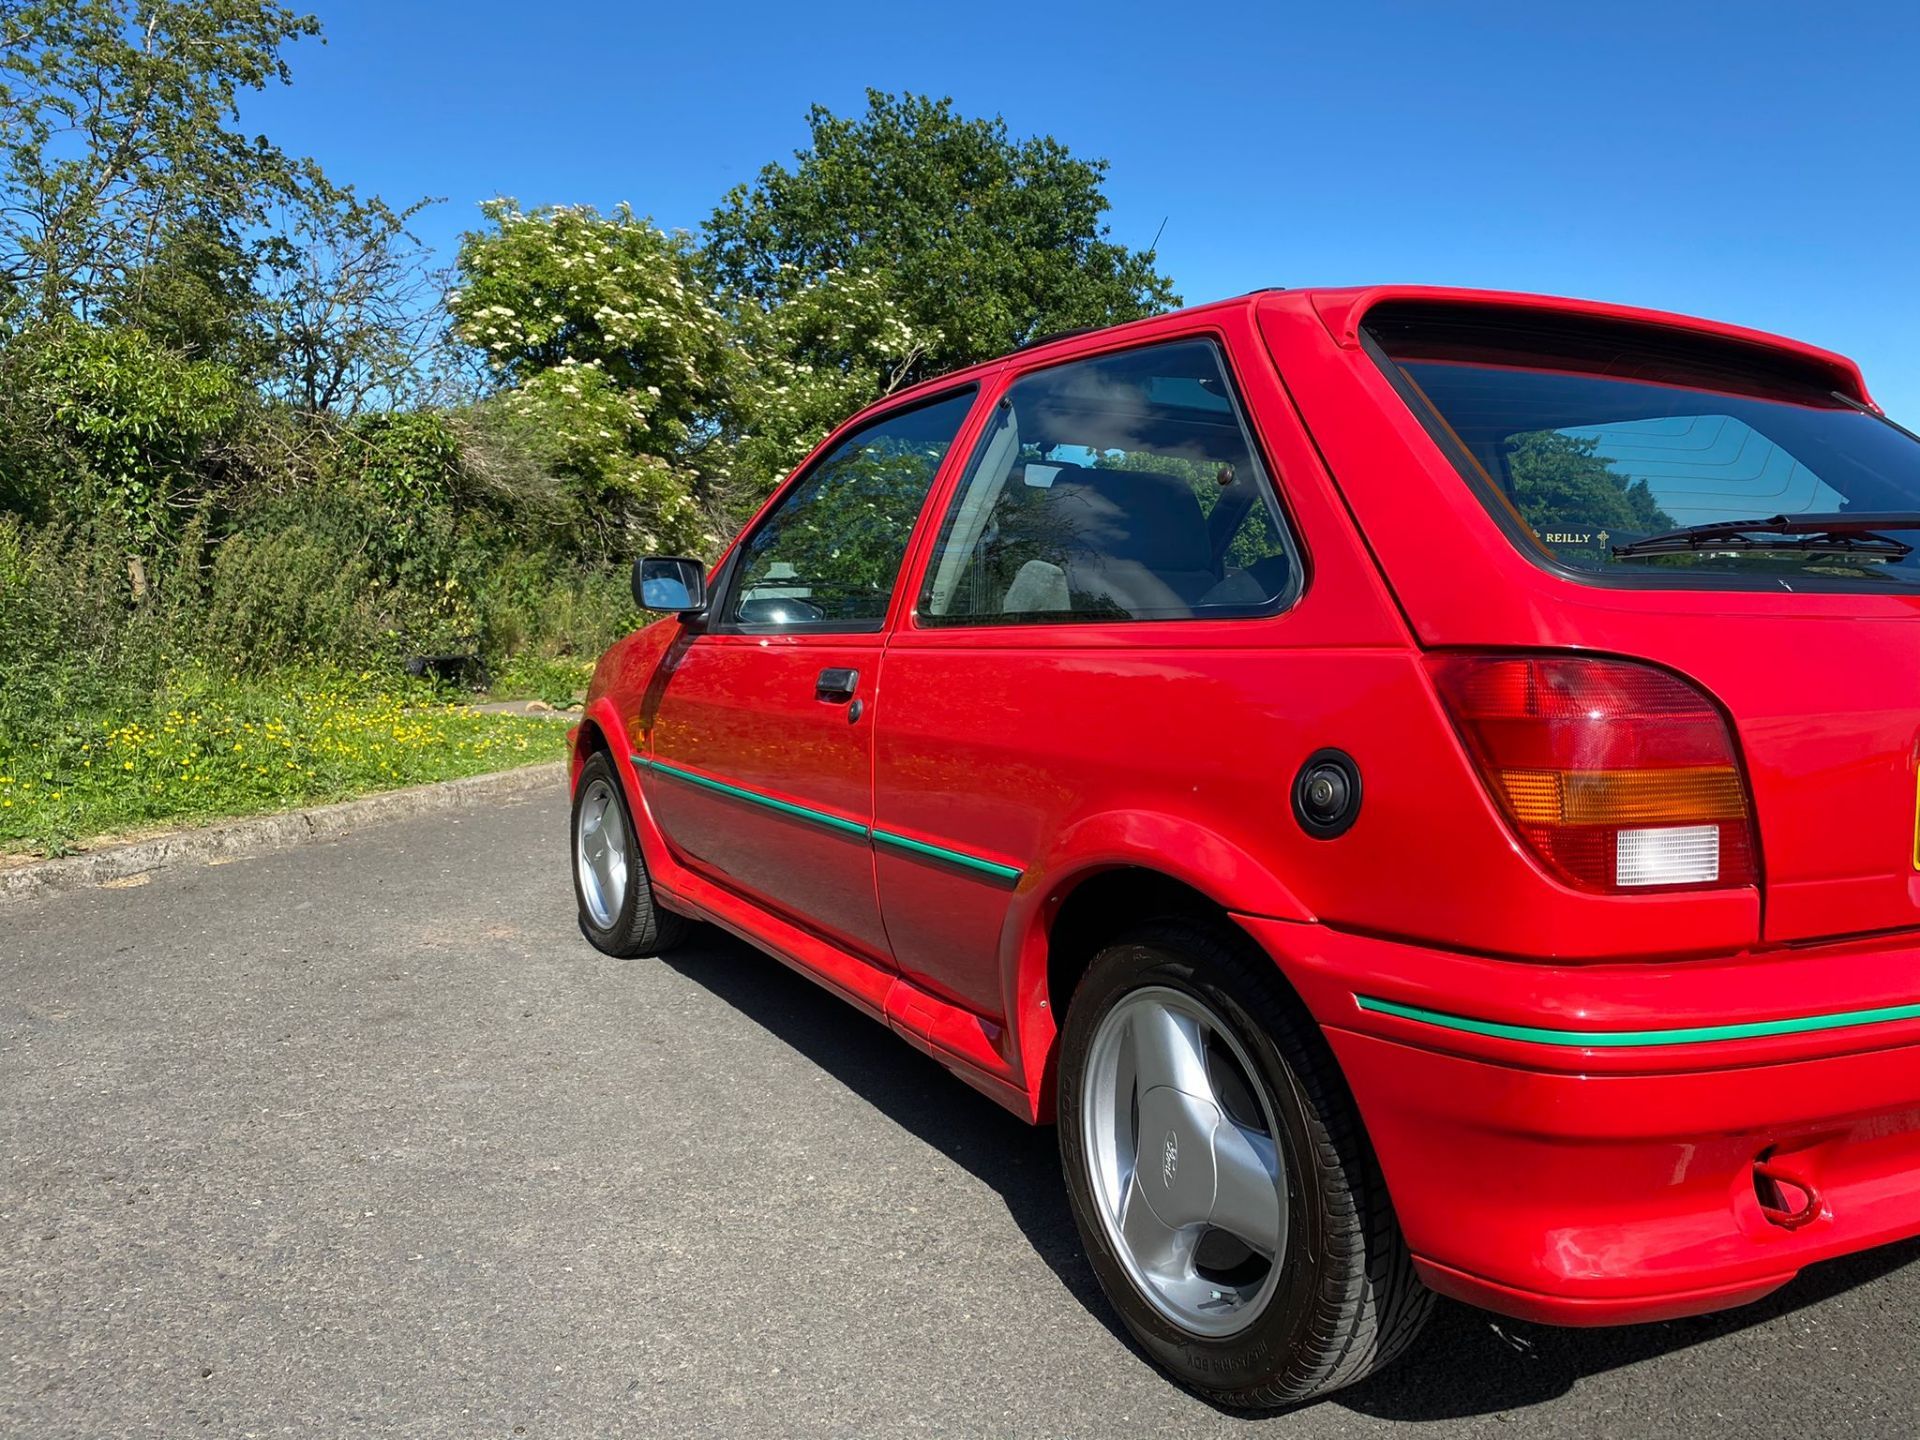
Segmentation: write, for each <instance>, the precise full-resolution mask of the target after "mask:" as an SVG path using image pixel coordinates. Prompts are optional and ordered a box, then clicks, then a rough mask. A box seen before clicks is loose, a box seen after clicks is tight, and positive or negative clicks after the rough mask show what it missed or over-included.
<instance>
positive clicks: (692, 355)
mask: <svg viewBox="0 0 1920 1440" xmlns="http://www.w3.org/2000/svg"><path fill="white" fill-rule="evenodd" d="M481 209H482V212H483V213H484V215H485V216H486V218H487V219H488V220H489V221H490V222H491V223H492V228H491V229H486V230H480V231H475V232H472V233H470V234H468V235H467V236H465V237H464V238H463V239H462V241H461V244H460V253H459V258H458V260H457V262H456V268H457V271H458V280H457V284H456V287H455V288H454V289H453V290H452V291H450V292H449V294H448V297H447V306H448V309H449V311H450V312H451V314H452V316H453V323H454V332H455V334H456V335H457V336H458V337H459V338H460V339H461V340H463V341H465V342H466V343H467V344H468V345H471V346H473V347H474V348H475V349H477V350H478V351H479V352H480V353H481V354H483V355H484V356H486V359H487V365H488V367H489V369H490V370H491V372H492V373H493V375H494V376H495V378H496V381H497V383H498V385H499V386H500V388H501V391H502V392H503V393H502V394H501V395H500V396H499V398H498V400H497V402H496V404H495V409H496V411H497V413H499V414H502V415H504V416H505V417H506V420H507V422H508V426H509V428H510V429H511V430H513V431H514V432H515V433H517V434H518V435H519V436H520V437H521V439H523V440H524V441H525V442H526V443H528V444H529V445H530V446H533V447H534V448H535V449H536V450H537V453H540V454H541V455H543V456H544V457H546V458H547V459H548V460H549V461H550V463H551V464H552V465H553V466H554V467H555V469H556V471H557V472H558V473H560V474H562V475H564V476H566V477H567V478H568V479H569V480H570V481H571V482H572V484H573V486H574V489H575V491H576V494H577V496H578V499H579V501H580V503H581V519H582V521H583V522H584V524H585V525H586V527H588V531H589V534H590V536H591V537H592V538H593V539H594V540H595V542H596V545H595V548H604V549H606V550H613V549H615V548H618V547H619V546H620V545H621V544H622V543H624V542H626V541H635V542H638V544H639V545H641V546H651V545H666V546H674V547H679V546H685V547H688V548H692V549H710V548H711V547H712V546H713V545H714V544H715V543H716V539H717V537H716V536H715V535H714V533H713V529H714V522H713V520H712V518H711V514H712V510H713V505H712V503H711V495H710V492H709V489H708V485H707V482H708V480H709V479H710V478H711V477H712V476H714V475H715V474H717V473H718V471H719V470H720V468H721V460H720V445H721V441H722V435H721V430H720V425H719V421H718V418H717V417H718V415H719V411H720V407H721V403H722V400H723V398H724V396H725V395H726V393H727V388H728V382H729V376H730V374H731V372H732V369H733V367H734V365H735V363H736V360H735V350H734V342H735V336H734V334H733V332H732V330H731V328H730V327H729V325H728V323H727V321H726V318H725V317H724V316H723V315H722V314H721V313H720V312H719V311H718V310H717V309H716V308H715V307H714V305H713V303H712V301H711V300H710V299H709V298H708V296H707V294H706V292H705V290H704V288H703V287H702V285H701V283H700V281H699V278H698V276H697V275H696V274H695V272H694V265H693V254H692V244H691V242H690V240H689V239H688V238H687V237H686V236H684V235H670V234H668V233H667V232H665V231H663V230H661V229H660V228H659V227H658V226H656V225H654V224H653V223H652V222H651V221H648V220H643V219H640V218H638V217H636V216H635V215H634V214H633V213H632V212H631V211H630V210H628V209H626V208H625V207H622V208H621V209H619V210H617V211H615V212H614V213H613V214H612V215H602V214H600V213H599V212H598V211H596V210H593V209H592V208H590V207H586V206H579V207H568V206H558V207H554V208H551V209H545V210H535V211H532V212H531V213H528V212H523V211H522V210H521V209H520V208H519V206H518V205H516V204H515V203H514V202H513V201H511V200H505V199H501V200H493V201H489V202H488V203H487V204H485V205H483V206H482V207H481Z"/></svg>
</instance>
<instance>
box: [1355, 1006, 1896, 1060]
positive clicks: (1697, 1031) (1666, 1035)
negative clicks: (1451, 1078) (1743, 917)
mask: <svg viewBox="0 0 1920 1440" xmlns="http://www.w3.org/2000/svg"><path fill="white" fill-rule="evenodd" d="M1353 999H1354V1003H1355V1004H1357V1005H1358V1006H1359V1007H1360V1008H1361V1009H1362V1010H1366V1011H1370V1012H1372V1013H1373V1014H1375V1015H1393V1016H1396V1017H1398V1018H1399V1019H1402V1020H1417V1021H1419V1022H1420V1023H1421V1024H1423V1025H1433V1026H1436V1027H1438V1028H1439V1029H1442V1030H1459V1031H1463V1032H1464V1033H1466V1034H1469V1035H1488V1036H1492V1037H1493V1038H1494V1039H1497V1040H1524V1041H1526V1042H1527V1043H1529V1044H1532V1045H1563V1046H1569V1047H1572V1048H1575V1049H1582V1050H1587V1049H1593V1050H1602V1049H1609V1050H1610V1049H1621V1048H1624V1047H1626V1046H1632V1045H1656V1046H1657V1045H1705V1044H1713V1043H1715V1042H1720V1041H1727V1040H1759V1039H1765V1038H1767V1037H1769V1036H1774V1035H1808V1034H1813V1033H1816V1032H1818V1031H1822V1030H1849V1029H1852V1028H1854V1027H1855V1026H1860V1025H1886V1024H1890V1023H1892V1022H1893V1021H1896V1020H1920V1004H1911V1005H1880V1006H1876V1007H1875V1008H1873V1009H1871V1010H1841V1011H1836V1012H1834V1013H1832V1014H1827V1015H1796V1016H1792V1017H1789V1018H1787V1019H1784V1020H1742V1021H1739V1022H1738V1023H1736V1024H1732V1025H1681V1026H1676V1027H1673V1028H1671V1029H1664V1030H1549V1029H1543V1028H1541V1027H1540V1026H1536V1025H1508V1024H1505V1023H1504V1022H1502V1021H1499V1020H1476V1019H1474V1018H1472V1017H1471V1016H1467V1015H1449V1014H1447V1013H1445V1012H1444V1011H1440V1010H1423V1009H1421V1008H1420V1007H1419V1006H1418V1005H1402V1004H1400V1003H1399V1002H1398V1001H1394V1000H1379V999H1375V998H1374V997H1373V996H1371V995H1355V996H1354V997H1353Z"/></svg>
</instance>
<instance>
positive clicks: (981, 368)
mask: <svg viewBox="0 0 1920 1440" xmlns="http://www.w3.org/2000/svg"><path fill="white" fill-rule="evenodd" d="M1389 301H1394V302H1402V303H1415V304H1427V305H1435V306H1445V305H1458V306H1462V307H1471V308H1475V309H1494V310H1510V311H1516V312H1531V313H1534V314H1556V315H1563V316H1568V317H1575V318H1582V319H1588V320H1610V321H1614V322H1618V323H1624V324H1630V325H1637V326H1644V327H1647V328H1650V329H1661V330H1672V331H1684V332H1687V333H1689V334H1693V335H1702V336H1708V337H1712V338H1715V339H1719V340H1723V341H1733V342H1736V343H1738V344H1744V345H1751V346H1755V347H1758V348H1761V349H1764V350H1770V351H1773V352H1775V353H1777V354H1781V355H1784V356H1789V357H1792V358H1793V359H1795V360H1797V361H1799V362H1800V363H1801V364H1803V365H1807V366H1809V367H1810V368H1813V369H1816V370H1818V371H1820V372H1822V374H1823V375H1824V376H1825V377H1826V379H1827V380H1828V381H1829V382H1830V383H1831V384H1832V385H1833V386H1834V388H1835V389H1838V390H1840V391H1842V392H1844V393H1845V394H1847V395H1850V396H1852V397H1853V398H1855V399H1857V400H1859V401H1860V402H1861V403H1863V404H1866V405H1869V406H1872V407H1873V408H1874V409H1876V410H1878V408H1879V407H1878V406H1877V405H1875V404H1874V402H1873V399H1872V397H1871V396H1870V395H1869V394H1868V393H1867V387H1866V382H1865V380H1864V379H1863V377H1862V376H1861V374H1860V367H1859V366H1857V365H1856V364H1854V362H1853V361H1852V360H1850V359H1848V358H1847V357H1846V356H1844V355H1840V354H1837V353H1836V352H1834V351H1831V350H1824V349H1822V348H1820V347H1819V346H1816V345H1808V344H1806V343H1805V342H1804V341H1800V340H1794V339H1790V338H1788V337H1786V336H1784V335H1775V334H1771V333H1769V332H1767V331H1764V330H1754V329H1749V328H1747V327H1745V326H1741V325H1729V324H1727V323H1725V322H1723V321H1719V320H1707V319H1703V318H1701V317H1699V316H1694V315H1682V314H1677V313H1675V312H1672V311H1666V310H1649V309H1645V308H1642V307H1639V306H1633V305H1616V304H1612V303H1609V302H1606V301H1600V300H1581V299H1575V298H1572V297H1569V296H1561V295H1539V294H1532V293H1529V292H1526V291H1518V290H1476V289H1468V288H1463V287H1456V286H1445V285H1354V286H1338V287H1309V288H1305V289H1297V290H1288V289H1280V288H1277V287H1274V288H1268V289H1262V290H1252V291H1248V292H1247V293H1245V294H1242V295H1234V296H1229V297H1228V298H1226V299H1224V300H1214V301H1210V302H1208V303H1206V304H1202V305H1189V306H1186V307H1184V308H1183V309H1180V310H1175V311H1170V312H1168V313H1166V314H1162V315H1151V316H1147V317H1145V318H1143V319H1140V320H1128V321H1123V322H1122V323H1120V324H1118V325H1106V326H1100V327H1097V328H1094V329H1090V330H1080V331H1071V332H1068V333H1065V334H1061V335H1056V336H1049V337H1043V338H1042V339H1040V340H1038V341H1036V342H1034V343H1032V344H1029V345H1026V346H1023V347H1022V348H1021V349H1019V350H1014V351H1010V352H1008V353H1007V354H1005V355H999V356H996V357H994V358H993V359H991V360H985V361H981V362H980V363H979V364H976V365H969V366H967V367H966V368H964V369H960V370H952V371H948V372H947V373H945V374H943V375H938V376H935V377H934V378H932V379H930V380H925V381H922V382H921V383H919V384H917V385H914V386H912V387H910V388H908V389H905V390H900V391H897V392H895V393H894V394H892V395H889V396H886V397H885V398H884V399H882V400H880V401H878V402H876V403H875V404H874V405H872V406H869V407H868V410H877V409H880V408H882V407H890V406H892V405H896V404H898V403H900V402H901V401H903V400H913V399H916V398H918V397H920V396H922V395H933V394H937V393H940V392H942V391H947V390H951V389H953V388H954V387H956V386H959V385H964V384H966V383H968V382H969V381H978V380H981V379H984V378H985V377H986V376H987V375H989V374H991V373H992V372H994V371H995V370H997V369H999V368H1000V367H1001V366H1003V365H1005V364H1007V363H1008V362H1009V361H1016V362H1018V363H1019V364H1021V365H1023V366H1024V365H1028V364H1032V363H1034V362H1035V361H1040V360H1054V359H1061V360H1064V359H1068V358H1070V357H1071V356H1073V355H1075V354H1076V353H1078V352H1080V351H1082V350H1086V349H1089V348H1093V347H1096V346H1097V347H1100V348H1105V347H1107V346H1109V345H1111V344H1112V342H1113V340H1114V339H1115V338H1116V337H1121V336H1125V335H1127V334H1128V333H1130V332H1132V331H1135V330H1141V331H1148V330H1156V331H1157V330H1160V329H1162V328H1165V327H1166V326H1167V324H1168V323H1169V322H1174V323H1176V324H1177V323H1178V322H1181V321H1187V320H1194V319H1199V318H1201V317H1203V316H1206V315H1211V314H1219V313H1222V312H1227V311H1232V310H1235V309H1245V308H1255V309H1258V308H1262V307H1269V306H1270V307H1275V308H1281V307H1284V308H1291V309H1298V308H1300V307H1307V308H1309V309H1311V310H1312V312H1313V313H1315V314H1316V315H1317V316H1318V317H1319V319H1320V321H1321V323H1322V324H1324V325H1325V326H1326V328H1327V331H1328V333H1329V334H1330V335H1331V336H1332V337H1333V339H1334V341H1335V342H1336V343H1337V344H1339V345H1340V346H1341V347H1342V348H1345V349H1357V348H1358V347H1359V344H1360V326H1361V323H1362V322H1363V320H1364V319H1365V317H1366V314H1367V312H1368V311H1370V310H1372V309H1374V308H1375V307H1376V306H1378V305H1381V304H1384V303H1387V302H1389ZM866 413H867V411H862V412H861V416H864V415H865V414H866ZM855 418H860V417H855Z"/></svg>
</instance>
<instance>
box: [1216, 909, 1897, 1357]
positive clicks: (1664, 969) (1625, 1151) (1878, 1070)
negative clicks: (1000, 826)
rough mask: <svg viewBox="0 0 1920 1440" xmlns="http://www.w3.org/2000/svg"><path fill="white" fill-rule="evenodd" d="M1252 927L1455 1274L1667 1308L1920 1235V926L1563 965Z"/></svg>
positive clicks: (1518, 1298) (1756, 1294) (1750, 1291)
mask: <svg viewBox="0 0 1920 1440" xmlns="http://www.w3.org/2000/svg"><path fill="white" fill-rule="evenodd" d="M1242 923H1243V924H1244V925H1245V926H1246V928H1247V929H1248V930H1250V931H1252V932H1253V933H1254V934H1255V935H1256V936H1257V937H1258V938H1259V939H1261V941H1262V942H1263V943H1264V944H1266V945H1267V946H1268V948H1269V952H1270V953H1271V954H1273V955H1275V956H1276V957H1277V958H1279V959H1280V961H1281V963H1282V965H1283V968H1285V969H1286V971H1287V973H1288V975H1289V977H1290V978H1292V979H1293V980H1294V981H1295V983H1296V985H1297V986H1298V987H1299V988H1300V990H1301V992H1302V995H1303V996H1304V998H1305V999H1306V1001H1307V1004H1308V1006H1309V1008H1310V1009H1312V1010H1313V1012H1314V1014H1315V1016H1316V1018H1317V1019H1319V1021H1320V1022H1321V1024H1322V1026H1323V1027H1324V1029H1325V1031H1326V1034H1327V1038H1328V1040H1329V1042H1330V1043H1331V1045H1332V1047H1333V1050H1334V1053H1335V1054H1336V1056H1337V1057H1338V1058H1339V1061H1340V1064H1341V1067H1342V1069H1343V1071H1344V1073H1345V1075H1346V1078H1347V1082H1348V1084H1349V1085H1350V1086H1351V1088H1352V1090H1353V1093H1354V1098H1355V1100H1356V1102H1357V1103H1358V1105H1359V1108H1360V1112H1361V1115H1362V1118H1363V1119H1364V1121H1365V1123H1366V1126H1367V1131H1368V1134H1369V1136H1370V1137H1371V1139H1372V1141H1373V1144H1374V1148H1375V1150H1376V1152H1377V1153H1378V1155H1379V1157H1380V1163H1381V1168H1382V1170H1383V1172H1384V1174H1385V1176H1386V1179H1387V1184H1388V1188H1389V1190H1390V1192H1391V1194H1392V1196H1393V1202H1394V1206H1395V1209H1396V1211H1397V1212H1398V1214H1399V1218H1400V1222H1401V1225H1402V1228H1403V1229H1404V1231H1405V1233H1406V1235H1407V1239H1408V1242H1409V1244H1410V1246H1411V1248H1412V1249H1413V1252H1414V1254H1415V1256H1416V1259H1417V1262H1418V1265H1419V1268H1420V1271H1421V1273H1422V1275H1423V1276H1424V1277H1425V1279H1426V1280H1427V1283H1428V1284H1429V1285H1431V1286H1432V1287H1433V1288H1435V1289H1437V1290H1439V1291H1441V1292H1442V1293H1444V1294H1448V1295H1452V1296H1454V1297H1456V1298H1458V1299H1462V1300H1466V1301H1469V1302H1470V1303H1473V1304H1476V1305H1481V1306H1484V1307H1486V1308H1488V1309H1491V1310H1496V1311H1500V1312H1502V1313H1505V1314H1510V1315H1517V1316H1520V1317H1523V1318H1526V1319H1530V1320H1537V1321H1544V1322H1548V1323H1554V1324H1571V1325H1603V1324H1621V1323H1628V1322H1637V1321H1645V1320H1660V1319H1669V1318H1672V1317H1675V1316H1679V1315H1687V1314H1697V1313H1701V1312H1704V1311H1709V1310H1718V1309H1724V1308H1727V1307H1729V1306H1733V1305H1739V1304H1743V1303H1746V1302H1747V1301H1750V1300H1755V1299H1758V1298H1760V1297H1761V1296H1763V1295H1765V1294H1767V1293H1768V1292H1769V1291H1771V1290H1775V1289H1777V1288H1779V1287H1780V1286H1781V1285H1784V1284H1785V1283H1786V1282H1787V1281H1788V1280H1791V1279H1792V1278H1793V1277H1794V1275H1795V1274H1797V1273H1798V1272H1799V1271H1800V1270H1801V1269H1802V1268H1803V1267H1804V1266H1806V1265H1809V1264H1812V1263H1815V1262H1817V1261H1820V1260H1826V1259H1831V1258H1833V1257H1835V1256H1839V1255H1844V1254H1849V1253H1851V1252H1853V1251H1857V1250H1862V1249H1866V1248H1868V1247H1871V1246H1874V1245H1879V1244H1884V1243H1886V1242H1888V1241H1892V1240H1898V1239H1902V1238H1904V1237H1907V1236H1910V1235H1914V1234H1917V1233H1920V1005H1915V1004H1914V1003H1913V1001H1914V1000H1916V999H1920V946H1916V945H1913V944H1908V943H1901V944H1892V943H1889V942H1885V941H1882V942H1880V943H1879V944H1878V945H1873V944H1854V945H1848V946H1829V947H1821V948H1819V949H1807V950H1800V951H1794V952H1786V953H1784V954H1779V953H1776V954H1768V955H1754V956H1742V957H1731V958H1728V959H1722V960H1690V961H1675V962H1672V963H1670V964H1666V965H1663V966H1657V967H1656V966H1644V965H1631V966H1629V965H1600V966H1579V967H1554V966H1548V965H1540V964H1534V963H1530V962H1522V961H1511V960H1491V959H1484V958H1477V957H1468V956H1460V955H1454V954H1446V953H1442V952H1434V951H1428V950H1425V949H1423V948H1421V947H1417V946H1407V945H1400V944H1396V943H1393V942H1389V941H1382V940H1377V939H1369V938H1365V937H1358V936H1352V935H1344V934H1339V933H1337V932H1328V931H1327V930H1326V929H1325V927H1323V926H1315V925H1297V924H1289V923H1286V922H1278V921H1265V920H1253V919H1247V920H1243V921H1242ZM1909 939H1911V937H1909ZM1790 997H1791V998H1790ZM1763 1158H1764V1159H1765V1162H1766V1165H1767V1170H1768V1173H1769V1174H1770V1175H1772V1176H1775V1177H1780V1178H1778V1179H1776V1180H1774V1181H1773V1182H1771V1183H1767V1182H1762V1183H1759V1184H1757V1183H1756V1173H1755V1166H1756V1162H1758V1161H1761V1160H1762V1159H1763ZM1766 1205H1771V1206H1772V1207H1773V1211H1774V1213H1773V1215H1772V1216H1771V1217H1770V1216H1769V1214H1768V1211H1767V1209H1766V1208H1765V1207H1766ZM1784 1212H1799V1213H1796V1214H1787V1213H1784ZM1783 1221H1785V1222H1789V1223H1783Z"/></svg>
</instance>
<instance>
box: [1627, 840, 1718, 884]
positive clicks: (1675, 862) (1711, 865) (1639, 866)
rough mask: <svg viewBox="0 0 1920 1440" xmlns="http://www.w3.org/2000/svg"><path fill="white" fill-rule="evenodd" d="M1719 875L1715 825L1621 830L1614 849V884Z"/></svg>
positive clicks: (1697, 881)
mask: <svg viewBox="0 0 1920 1440" xmlns="http://www.w3.org/2000/svg"><path fill="white" fill-rule="evenodd" d="M1719 878H1720V827H1719V826H1718V825H1678V826H1666V827H1663V828H1661V829H1659V830H1622V831H1621V832H1620V835H1619V842H1618V844H1617V846H1616V847H1615V850H1614V884H1616V885H1700V884H1704V883H1706V882H1707V881H1709V880H1718V879H1719Z"/></svg>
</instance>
